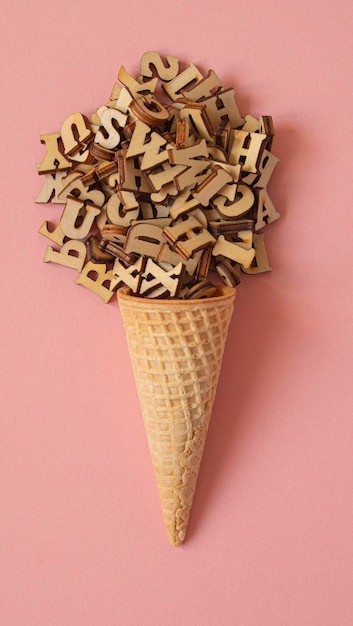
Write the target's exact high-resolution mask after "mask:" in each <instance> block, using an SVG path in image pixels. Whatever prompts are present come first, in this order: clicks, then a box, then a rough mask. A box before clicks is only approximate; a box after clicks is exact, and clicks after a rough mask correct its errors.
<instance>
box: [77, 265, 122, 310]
mask: <svg viewBox="0 0 353 626" xmlns="http://www.w3.org/2000/svg"><path fill="white" fill-rule="evenodd" d="M115 278H116V276H114V274H113V272H112V271H111V270H109V271H108V272H107V268H106V265H104V264H103V263H92V261H88V263H86V265H85V266H84V268H83V270H82V271H81V272H80V274H79V275H78V277H77V278H76V280H75V283H76V285H83V286H84V287H87V289H90V290H91V291H93V292H94V293H96V294H97V295H98V296H99V297H100V298H102V299H103V301H104V302H105V303H107V302H109V300H110V299H111V298H112V297H113V295H114V292H113V291H111V290H110V286H111V285H113V284H114V280H115Z"/></svg>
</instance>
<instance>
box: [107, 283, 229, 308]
mask: <svg viewBox="0 0 353 626" xmlns="http://www.w3.org/2000/svg"><path fill="white" fill-rule="evenodd" d="M217 294H218V295H215V296H212V297H210V298H193V299H190V300H181V299H178V298H147V297H146V298H143V297H141V296H139V295H137V294H134V293H133V292H132V291H131V289H130V287H126V286H124V287H121V288H120V289H118V291H117V297H118V300H122V301H125V302H134V303H135V305H136V304H139V305H141V306H145V307H147V306H156V307H159V306H162V307H163V308H165V307H166V306H170V307H171V308H173V307H181V308H187V307H190V306H192V305H194V306H197V307H200V306H202V307H204V306H213V305H215V304H218V303H220V302H222V301H225V300H227V299H230V298H231V299H234V298H235V295H236V288H235V287H228V286H227V285H217Z"/></svg>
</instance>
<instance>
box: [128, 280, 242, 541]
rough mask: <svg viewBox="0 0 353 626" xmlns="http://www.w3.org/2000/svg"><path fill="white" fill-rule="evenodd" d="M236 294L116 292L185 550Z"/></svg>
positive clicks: (168, 514)
mask: <svg viewBox="0 0 353 626" xmlns="http://www.w3.org/2000/svg"><path fill="white" fill-rule="evenodd" d="M234 297H235V290H234V289H232V288H230V287H220V288H219V295H217V296H216V297H213V298H205V299H200V300H152V299H147V298H144V299H143V298H140V297H136V296H132V295H130V293H129V290H128V289H127V288H123V289H121V290H119V292H118V299H119V305H120V310H121V315H122V318H123V322H124V326H125V331H126V336H127V342H128V347H129V352H130V357H131V363H132V367H133V371H134V376H135V380H136V385H137V391H138V395H139V399H140V405H141V410H142V414H143V418H144V423H145V428H146V432H147V437H148V443H149V448H150V451H151V457H152V462H153V466H154V471H155V475H156V479H157V485H158V490H159V495H160V499H161V503H162V509H163V515H164V520H165V523H166V526H167V531H168V537H169V541H170V542H171V543H172V544H173V545H175V546H178V545H180V544H181V543H182V542H183V540H184V538H185V533H186V528H187V524H188V520H189V513H190V508H191V504H192V500H193V496H194V492H195V486H196V481H197V476H198V473H199V467H200V462H201V458H202V453H203V449H204V444H205V439H206V435H207V430H208V425H209V421H210V417H211V412H212V405H213V401H214V398H215V395H216V388H217V383H218V378H219V373H220V369H221V363H222V357H223V352H224V346H225V341H226V337H227V332H228V326H229V322H230V319H231V316H232V311H233V301H234Z"/></svg>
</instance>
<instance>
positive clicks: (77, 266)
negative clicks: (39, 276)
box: [43, 240, 86, 272]
mask: <svg viewBox="0 0 353 626" xmlns="http://www.w3.org/2000/svg"><path fill="white" fill-rule="evenodd" d="M85 259H86V246H85V244H84V243H83V241H75V240H70V241H67V242H66V243H64V245H63V246H62V247H61V248H60V250H59V252H57V251H56V250H54V249H53V248H52V247H51V246H48V247H47V249H46V252H45V256H44V259H43V261H44V263H58V264H59V265H65V266H66V267H71V268H72V269H74V270H76V271H77V272H81V270H82V268H83V265H84V262H85Z"/></svg>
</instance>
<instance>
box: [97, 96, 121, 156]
mask: <svg viewBox="0 0 353 626" xmlns="http://www.w3.org/2000/svg"><path fill="white" fill-rule="evenodd" d="M99 112H101V113H100V121H101V125H100V128H99V130H98V132H97V133H96V136H95V138H94V141H95V143H98V144H99V145H100V146H102V147H103V148H108V149H109V150H115V149H116V148H117V147H118V145H119V144H120V133H119V128H123V127H124V126H125V124H126V119H127V116H126V115H125V114H124V113H122V112H121V111H119V110H118V109H110V108H109V107H103V110H102V109H99Z"/></svg>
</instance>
